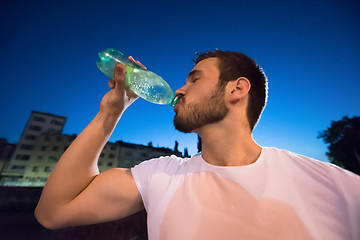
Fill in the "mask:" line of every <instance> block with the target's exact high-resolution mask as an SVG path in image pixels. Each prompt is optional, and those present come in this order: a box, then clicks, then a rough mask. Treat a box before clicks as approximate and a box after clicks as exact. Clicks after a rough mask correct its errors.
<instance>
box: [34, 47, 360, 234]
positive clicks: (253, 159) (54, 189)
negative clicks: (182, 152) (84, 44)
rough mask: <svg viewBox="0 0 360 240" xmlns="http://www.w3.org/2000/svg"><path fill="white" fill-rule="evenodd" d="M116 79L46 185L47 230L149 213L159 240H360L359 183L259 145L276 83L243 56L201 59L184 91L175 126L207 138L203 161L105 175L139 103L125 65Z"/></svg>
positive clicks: (167, 162) (43, 213) (41, 211)
mask: <svg viewBox="0 0 360 240" xmlns="http://www.w3.org/2000/svg"><path fill="white" fill-rule="evenodd" d="M138 64H139V63H138ZM114 75H115V77H114V78H115V79H114V81H109V85H110V88H111V90H110V91H109V92H108V93H107V94H106V95H105V96H104V98H103V99H102V101H101V103H100V111H99V113H98V114H97V115H96V117H95V118H94V120H93V121H92V122H91V123H90V124H89V125H88V126H87V127H86V128H85V129H84V131H83V132H82V133H81V134H80V135H79V136H78V137H77V139H76V140H75V141H74V142H73V143H72V145H71V146H70V147H69V148H68V149H67V151H66V152H65V153H64V154H63V156H62V157H61V159H60V160H59V162H58V164H57V165H56V167H55V168H54V170H53V172H52V173H51V175H50V177H49V179H48V182H47V183H46V186H45V188H44V190H43V193H42V196H41V198H40V201H39V204H38V206H37V209H36V211H35V214H36V217H37V219H38V221H39V222H40V223H41V224H42V225H43V226H45V227H47V228H61V227H66V226H71V225H86V224H92V223H98V222H103V221H110V220H116V219H119V218H122V217H125V216H128V215H130V214H133V213H135V212H137V211H139V210H141V209H143V208H144V207H145V209H146V211H147V213H148V232H149V239H171V240H173V239H360V230H359V228H358V226H360V201H359V199H360V193H359V189H360V177H359V176H357V175H355V174H352V173H350V172H348V171H345V170H342V169H340V168H338V167H336V166H334V165H332V164H328V163H323V162H319V161H316V160H312V159H309V158H307V157H304V156H300V155H297V154H294V153H290V152H288V151H284V150H278V149H276V148H265V147H260V146H259V145H258V144H256V142H255V141H254V140H253V139H252V136H251V131H252V129H253V128H254V126H255V124H256V123H257V121H258V119H259V117H260V114H261V112H262V110H263V108H264V106H265V102H266V97H267V80H266V77H265V75H264V73H263V71H262V70H261V68H260V67H259V66H258V65H257V64H256V63H255V62H254V61H253V60H252V59H250V58H248V57H247V56H246V55H243V54H241V53H235V52H222V51H219V50H216V51H214V52H209V53H205V54H200V55H199V56H198V58H197V60H196V65H195V67H194V68H193V70H192V71H191V72H190V73H189V75H188V77H187V79H186V84H185V85H184V86H183V87H181V88H180V89H178V90H177V91H176V95H178V96H180V101H179V103H178V104H177V105H176V106H175V108H174V111H175V113H176V115H175V117H174V125H175V127H176V128H177V129H178V130H179V131H183V132H195V133H197V134H199V135H200V136H201V138H202V153H201V154H197V155H195V156H193V157H191V158H190V159H181V158H177V157H175V156H171V157H163V158H159V159H153V160H149V161H145V162H143V163H141V164H139V165H138V166H135V167H134V168H132V169H131V170H128V169H111V170H108V171H106V172H104V173H101V174H99V171H98V168H97V159H98V157H99V154H100V152H101V150H102V148H103V146H104V145H105V143H106V142H107V140H108V139H109V137H110V135H111V133H112V131H113V129H114V128H115V125H116V124H117V122H118V120H119V119H120V117H121V115H122V114H123V112H124V111H125V109H126V108H127V107H129V106H130V105H131V103H132V102H134V100H136V97H137V96H136V95H135V94H134V93H132V92H131V91H130V90H128V89H125V87H124V79H125V70H124V67H123V66H121V65H117V66H116V69H115V72H114Z"/></svg>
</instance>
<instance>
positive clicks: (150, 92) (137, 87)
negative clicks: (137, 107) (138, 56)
mask: <svg viewBox="0 0 360 240" xmlns="http://www.w3.org/2000/svg"><path fill="white" fill-rule="evenodd" d="M99 58H100V60H98V61H97V62H96V65H97V66H98V68H99V69H100V70H101V71H102V72H103V73H104V74H105V75H106V76H108V77H109V78H111V79H114V76H113V74H114V69H115V65H116V63H121V64H123V65H125V68H126V80H125V85H126V87H128V88H130V89H131V90H132V91H133V92H134V93H136V94H137V95H138V96H139V97H142V98H143V99H145V100H147V101H149V102H152V103H156V104H169V105H170V106H172V107H174V106H175V105H176V103H177V102H178V98H177V97H176V96H175V94H174V92H173V91H172V90H171V88H170V86H169V84H168V83H167V82H166V81H165V80H164V79H162V78H161V77H160V76H159V75H157V74H155V73H153V72H151V71H149V70H147V69H145V68H143V67H141V66H139V65H137V64H136V63H134V62H133V61H131V60H129V59H128V57H127V56H125V55H124V54H122V53H121V52H120V51H118V50H116V49H113V48H108V49H106V50H104V51H101V52H99Z"/></svg>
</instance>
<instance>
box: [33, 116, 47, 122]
mask: <svg viewBox="0 0 360 240" xmlns="http://www.w3.org/2000/svg"><path fill="white" fill-rule="evenodd" d="M33 121H35V122H45V121H46V119H45V118H43V117H33Z"/></svg>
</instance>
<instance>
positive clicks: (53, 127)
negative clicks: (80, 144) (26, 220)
mask: <svg viewBox="0 0 360 240" xmlns="http://www.w3.org/2000/svg"><path fill="white" fill-rule="evenodd" d="M65 121H66V118H65V117H61V116H56V115H53V114H49V113H42V112H36V111H33V112H31V115H30V118H29V120H28V122H27V124H26V126H25V128H24V130H23V132H22V134H21V137H20V139H19V142H18V144H17V145H16V148H15V151H14V153H13V155H12V157H11V159H10V162H9V164H8V166H7V167H6V168H5V169H4V170H3V172H2V178H1V182H7V183H8V185H18V182H21V179H22V178H23V176H24V173H25V169H26V167H27V165H28V163H29V160H30V157H31V155H32V153H33V151H34V149H35V144H36V143H37V140H38V137H39V135H40V134H42V133H60V132H62V129H63V127H64V124H65Z"/></svg>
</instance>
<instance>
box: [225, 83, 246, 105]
mask: <svg viewBox="0 0 360 240" xmlns="http://www.w3.org/2000/svg"><path fill="white" fill-rule="evenodd" d="M250 88H251V84H250V81H249V79H247V78H245V77H239V78H238V79H236V80H235V81H230V82H229V83H228V85H227V86H226V89H227V91H226V92H227V95H228V97H229V100H230V101H231V102H234V101H238V100H240V99H243V98H244V97H245V96H247V95H248V93H249V91H250Z"/></svg>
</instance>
